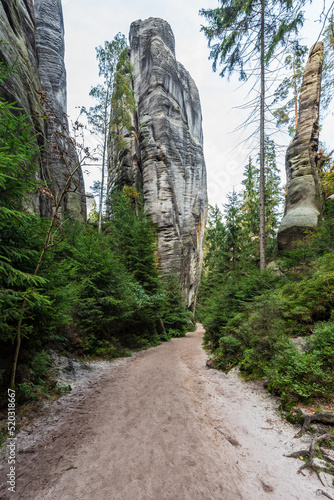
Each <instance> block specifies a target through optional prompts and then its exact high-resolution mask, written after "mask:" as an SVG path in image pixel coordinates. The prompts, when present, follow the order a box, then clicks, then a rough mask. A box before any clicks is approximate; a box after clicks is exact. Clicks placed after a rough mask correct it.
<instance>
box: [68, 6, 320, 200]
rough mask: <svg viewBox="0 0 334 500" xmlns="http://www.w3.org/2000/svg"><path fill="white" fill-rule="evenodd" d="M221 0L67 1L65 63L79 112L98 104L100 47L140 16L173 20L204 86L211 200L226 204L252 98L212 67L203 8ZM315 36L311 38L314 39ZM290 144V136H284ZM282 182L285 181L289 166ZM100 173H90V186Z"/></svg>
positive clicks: (236, 178)
mask: <svg viewBox="0 0 334 500" xmlns="http://www.w3.org/2000/svg"><path fill="white" fill-rule="evenodd" d="M217 5H218V2H217V0H140V1H138V0H125V1H124V0H94V2H92V1H91V0H63V11H64V23H65V44H66V46H65V51H66V53H65V64H66V69H67V83H68V95H67V99H68V113H69V115H70V117H71V118H72V119H76V117H77V109H76V107H81V106H86V107H89V106H90V105H92V104H93V103H92V101H91V100H90V98H89V91H90V89H91V87H92V86H94V85H96V84H97V82H98V69H97V61H96V52H95V47H97V46H99V45H103V44H104V41H105V40H108V41H111V40H112V39H113V38H114V36H115V35H116V34H117V33H118V32H121V33H123V34H125V35H126V37H128V33H129V28H130V24H131V23H132V22H133V21H135V20H137V19H147V18H148V17H160V18H162V19H165V20H166V21H168V22H169V24H170V25H171V28H172V30H173V33H174V36H175V45H176V58H177V60H178V61H179V62H181V63H182V64H183V65H184V66H185V68H186V69H187V70H188V71H189V72H190V74H191V76H192V77H193V79H194V80H195V83H196V85H197V87H198V89H199V94H200V99H201V106H202V114H203V132H204V155H205V160H206V166H207V172H208V195H209V203H210V204H218V205H219V206H221V205H222V204H223V203H225V201H226V194H227V193H228V192H230V191H231V190H232V188H233V186H235V187H236V188H237V189H238V188H239V187H240V182H241V180H242V173H243V170H244V165H245V163H246V161H247V158H248V154H249V151H247V149H246V148H245V147H244V146H243V145H239V146H238V144H239V143H240V141H241V140H242V139H244V138H246V137H247V135H248V133H249V132H245V133H244V134H243V135H242V136H241V137H240V133H233V130H234V129H235V128H237V127H238V126H239V125H240V124H241V123H242V121H243V119H244V118H245V117H246V116H247V115H245V114H243V113H242V111H241V110H238V109H234V108H235V107H236V106H238V105H240V104H243V103H244V102H245V100H246V99H247V87H241V88H240V82H239V81H238V79H237V78H232V79H231V80H230V81H228V80H227V79H222V78H220V77H219V75H218V74H217V73H213V72H212V66H211V61H209V60H208V55H209V49H208V47H207V41H206V39H205V37H204V34H203V33H200V27H201V24H205V20H204V18H202V17H200V16H199V15H198V12H199V10H200V9H201V8H215V7H217ZM322 5H323V0H314V2H313V4H312V7H311V11H310V12H309V14H308V18H309V22H308V24H307V28H308V30H307V33H310V34H311V37H313V36H317V35H318V33H319V31H320V24H319V23H316V22H314V20H315V17H316V16H315V13H318V12H319V13H320V11H321V9H322ZM314 41H315V40H313V39H312V38H310V39H308V40H307V41H306V43H308V44H311V43H314ZM279 141H280V143H281V144H282V143H283V144H284V143H285V144H286V146H287V145H288V141H289V138H288V137H287V136H285V137H282V136H281V137H279ZM281 168H282V174H283V175H282V177H283V178H282V181H283V182H285V178H284V177H285V175H284V166H283V162H282V163H281ZM95 178H96V172H95V173H94V172H91V174H90V175H89V176H85V183H86V191H89V186H90V185H91V184H92V183H93V180H94V179H95Z"/></svg>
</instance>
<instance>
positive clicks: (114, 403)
mask: <svg viewBox="0 0 334 500" xmlns="http://www.w3.org/2000/svg"><path fill="white" fill-rule="evenodd" d="M202 336H203V330H202V329H201V327H200V326H199V327H198V328H197V330H196V332H193V333H189V334H187V336H186V337H185V338H182V339H173V340H172V341H171V342H168V343H164V344H162V345H161V346H158V347H155V348H151V349H149V350H147V351H143V352H140V353H138V354H136V355H135V357H134V358H130V359H128V360H126V362H123V363H120V364H119V365H117V366H114V367H112V368H111V369H110V370H109V371H108V372H106V373H104V374H103V375H102V376H101V377H100V378H99V379H98V380H94V381H93V382H92V383H91V385H90V386H89V388H86V389H85V390H82V389H81V390H80V391H79V392H78V394H72V395H69V396H66V397H63V398H61V399H62V401H58V402H56V403H54V405H53V410H52V412H53V413H52V415H51V416H50V422H49V423H47V419H45V418H44V420H43V422H40V424H38V422H37V423H36V425H35V431H34V432H35V433H36V432H37V434H38V435H39V438H36V439H35V440H34V441H33V442H32V443H30V444H29V440H28V445H27V444H26V446H25V447H22V449H21V453H18V455H17V458H18V460H17V464H16V470H17V484H16V493H14V494H13V493H9V492H8V491H6V490H5V488H4V484H3V486H2V489H1V490H0V491H1V492H0V498H1V499H8V498H11V499H13V500H16V499H24V500H70V499H71V500H79V499H80V500H199V499H201V500H204V499H205V500H211V499H212V500H215V499H217V500H218V499H219V500H237V499H244V500H262V499H269V498H271V499H281V500H289V499H299V500H308V499H314V498H319V496H317V494H316V491H317V489H319V488H320V487H321V485H320V483H319V481H318V479H317V478H316V477H314V476H306V477H303V476H301V475H297V474H296V472H297V469H298V467H299V465H300V463H298V461H296V460H292V459H289V458H285V457H283V453H288V452H289V451H291V449H292V446H293V445H294V448H297V449H299V448H300V444H301V443H300V442H299V443H292V444H291V440H292V436H293V434H294V432H295V429H293V428H292V427H291V426H290V425H289V424H286V423H284V422H283V421H282V420H281V419H280V418H279V417H278V416H277V415H276V413H275V411H274V407H273V402H272V400H271V399H270V397H269V396H266V395H265V394H264V393H263V391H257V390H256V389H255V388H254V389H249V386H248V385H246V384H244V383H243V382H241V381H240V380H239V379H238V378H237V377H236V376H234V377H233V376H232V377H228V376H226V375H224V374H222V373H218V372H216V371H214V370H209V369H208V368H206V366H205V360H206V354H205V352H204V351H203V350H202V349H201V342H202ZM66 398H67V399H66ZM21 434H22V433H21ZM22 439H23V438H22ZM19 441H20V436H19V437H18V447H19ZM302 447H303V446H302ZM4 472H6V470H2V471H1V473H4ZM321 488H322V489H324V490H326V491H328V492H329V491H330V490H329V489H325V488H323V487H321ZM332 491H334V490H332ZM318 494H319V491H318ZM322 498H325V497H322Z"/></svg>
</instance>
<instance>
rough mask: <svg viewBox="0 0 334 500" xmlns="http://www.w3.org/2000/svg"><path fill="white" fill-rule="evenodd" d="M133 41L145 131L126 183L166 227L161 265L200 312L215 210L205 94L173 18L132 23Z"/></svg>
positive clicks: (139, 132) (124, 174)
mask: <svg viewBox="0 0 334 500" xmlns="http://www.w3.org/2000/svg"><path fill="white" fill-rule="evenodd" d="M129 41H130V60H131V63H132V64H133V66H134V73H133V85H134V91H135V96H136V101H137V117H136V120H135V121H136V123H137V126H136V133H135V136H136V138H135V139H134V138H132V139H131V144H132V148H131V153H128V154H127V156H126V157H125V160H124V161H123V166H122V168H121V172H120V173H119V178H120V179H121V182H122V183H124V182H125V183H129V184H131V185H133V186H138V185H139V186H140V185H141V186H142V189H143V195H144V202H145V208H146V210H147V212H148V213H149V214H150V215H151V217H152V221H153V222H154V223H155V224H156V226H157V229H158V263H159V267H160V269H161V271H162V272H163V273H164V274H165V275H167V274H168V273H170V272H173V273H176V274H177V275H179V277H180V279H181V283H182V287H183V290H184V293H185V297H186V300H187V303H188V307H189V308H190V309H192V308H194V304H195V300H196V293H197V289H198V285H199V280H200V273H201V266H202V242H203V235H204V225H205V220H206V212H207V191H206V169H205V161H204V156H203V134H202V113H201V106H200V99H199V94H198V90H197V87H196V85H195V83H194V81H193V79H192V78H191V76H190V75H189V73H188V71H186V69H185V68H184V67H183V66H182V64H180V63H179V62H177V61H176V58H175V40H174V35H173V32H172V30H171V27H170V25H169V24H168V23H167V22H166V21H163V20H162V19H157V18H150V19H147V20H145V21H141V20H139V21H136V22H134V23H132V25H131V28H130V35H129Z"/></svg>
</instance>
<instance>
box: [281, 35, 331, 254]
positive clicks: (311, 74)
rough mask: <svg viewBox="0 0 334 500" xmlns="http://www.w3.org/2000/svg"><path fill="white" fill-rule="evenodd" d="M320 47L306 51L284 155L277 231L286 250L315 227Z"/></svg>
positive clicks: (317, 213) (318, 208) (318, 197)
mask: <svg viewBox="0 0 334 500" xmlns="http://www.w3.org/2000/svg"><path fill="white" fill-rule="evenodd" d="M322 64H323V44H322V42H319V43H317V44H316V45H314V46H313V47H312V49H311V51H310V55H309V58H308V62H307V64H306V67H305V71H304V75H303V83H302V87H301V91H300V99H299V116H298V126H297V131H296V135H295V137H294V138H293V140H292V141H291V143H290V145H289V147H288V150H287V153H286V160H285V166H286V175H287V188H288V189H287V197H286V206H285V214H284V217H283V219H282V222H281V225H280V228H279V230H278V248H279V249H280V250H284V249H289V248H291V247H292V246H293V242H294V241H298V240H301V239H303V237H304V236H305V232H306V231H309V230H314V229H316V228H317V227H318V224H319V218H320V216H321V209H322V198H321V189H320V184H319V179H318V173H317V168H316V162H317V152H318V137H319V105H320V89H321V72H322Z"/></svg>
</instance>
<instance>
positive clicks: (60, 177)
mask: <svg viewBox="0 0 334 500" xmlns="http://www.w3.org/2000/svg"><path fill="white" fill-rule="evenodd" d="M34 8H35V16H36V48H37V57H38V67H39V74H40V79H41V84H42V86H43V88H44V89H45V91H46V99H45V101H44V105H45V107H46V108H47V112H48V116H49V119H48V120H46V122H45V128H46V139H47V143H48V145H49V147H48V148H47V149H46V158H45V161H46V165H47V169H48V173H49V178H50V184H51V191H52V193H53V195H54V196H55V199H57V198H58V196H59V195H60V193H61V192H62V190H63V187H64V185H65V183H66V180H67V178H68V176H69V175H70V174H71V172H72V171H73V169H74V167H75V166H76V165H77V163H78V158H77V155H76V152H75V149H74V147H73V145H72V143H71V142H69V141H68V136H69V126H68V120H67V114H66V113H67V89H66V70H65V64H64V22H63V11H62V5H61V0H35V4H34ZM65 209H66V210H67V211H68V212H69V213H70V214H71V215H72V216H73V217H75V218H76V219H82V218H85V214H86V206H85V190H84V183H83V176H82V172H81V169H80V170H78V172H77V175H75V176H74V177H73V182H72V184H71V189H70V191H69V192H68V193H67V195H66V197H65Z"/></svg>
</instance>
